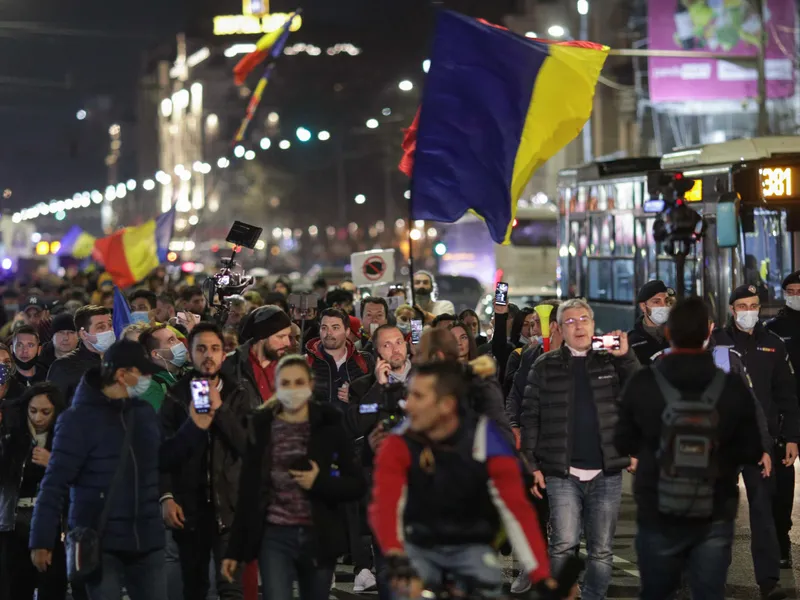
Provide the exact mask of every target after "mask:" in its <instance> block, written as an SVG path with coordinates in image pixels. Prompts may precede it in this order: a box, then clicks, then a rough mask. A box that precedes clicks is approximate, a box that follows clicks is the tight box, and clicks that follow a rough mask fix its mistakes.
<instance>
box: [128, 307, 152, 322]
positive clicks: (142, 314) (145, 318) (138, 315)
mask: <svg viewBox="0 0 800 600" xmlns="http://www.w3.org/2000/svg"><path fill="white" fill-rule="evenodd" d="M149 322H150V316H149V315H148V313H147V312H146V311H143V310H137V311H136V312H132V313H131V323H149Z"/></svg>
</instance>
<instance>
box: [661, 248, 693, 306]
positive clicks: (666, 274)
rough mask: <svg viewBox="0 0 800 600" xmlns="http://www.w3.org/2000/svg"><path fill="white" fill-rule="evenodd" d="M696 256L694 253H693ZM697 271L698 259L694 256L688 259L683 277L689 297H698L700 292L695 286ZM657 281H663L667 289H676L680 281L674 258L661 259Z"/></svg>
mask: <svg viewBox="0 0 800 600" xmlns="http://www.w3.org/2000/svg"><path fill="white" fill-rule="evenodd" d="M692 255H694V252H692ZM696 269H697V259H695V258H693V256H689V257H687V258H686V266H685V270H684V274H683V275H684V276H683V285H684V289H685V290H686V295H687V296H692V295H697V292H698V290H697V289H696V288H697V286H696V285H695V283H694V282H695V274H696ZM657 279H660V280H661V281H663V282H664V283H665V284H666V286H667V287H670V288H673V289H675V288H676V287H677V286H676V285H675V284H676V282H677V281H678V277H677V274H676V267H675V261H674V260H673V259H672V258H665V257H659V259H658V273H657Z"/></svg>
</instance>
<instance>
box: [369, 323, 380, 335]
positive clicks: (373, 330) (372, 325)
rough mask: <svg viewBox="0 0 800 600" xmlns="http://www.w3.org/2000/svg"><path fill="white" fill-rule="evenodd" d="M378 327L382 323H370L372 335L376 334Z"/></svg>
mask: <svg viewBox="0 0 800 600" xmlns="http://www.w3.org/2000/svg"><path fill="white" fill-rule="evenodd" d="M378 327H380V325H378V324H377V323H370V324H369V335H370V337H372V336H373V335H375V332H376V331H377V330H378Z"/></svg>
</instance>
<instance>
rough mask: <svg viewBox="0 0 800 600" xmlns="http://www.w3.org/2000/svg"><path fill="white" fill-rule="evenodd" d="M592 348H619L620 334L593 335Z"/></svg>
mask: <svg viewBox="0 0 800 600" xmlns="http://www.w3.org/2000/svg"><path fill="white" fill-rule="evenodd" d="M592 350H619V336H618V335H593V336H592Z"/></svg>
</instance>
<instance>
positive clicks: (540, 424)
mask: <svg viewBox="0 0 800 600" xmlns="http://www.w3.org/2000/svg"><path fill="white" fill-rule="evenodd" d="M571 363H572V354H571V353H570V350H569V349H568V348H567V347H566V346H563V347H562V348H561V349H560V350H554V351H552V352H548V353H547V354H544V355H542V356H540V357H539V359H538V360H537V361H536V362H535V363H534V365H533V368H532V369H531V371H530V374H529V376H528V385H527V386H526V388H525V395H524V397H523V400H522V413H521V415H520V425H521V426H522V450H523V452H525V455H526V456H527V458H528V459H529V460H530V461H531V465H532V466H533V468H534V469H537V470H539V469H541V470H542V471H544V473H545V474H547V475H560V476H566V475H568V474H569V469H570V454H571V452H572V441H573V440H572V438H573V434H572V425H573V418H574V416H573V414H572V406H573V404H574V397H573V396H574V386H575V382H574V380H573V378H572V364H571ZM586 368H587V371H588V374H589V378H590V385H591V389H592V395H593V400H594V403H595V405H596V407H597V416H598V419H599V429H600V444H601V450H602V453H603V468H604V470H605V471H606V472H615V471H620V470H622V469H624V468H626V467H627V466H628V465H629V464H630V458H628V457H627V456H620V455H619V453H618V452H617V450H616V448H615V447H614V429H615V427H616V425H617V420H618V418H619V402H620V392H621V390H622V386H623V385H624V384H625V382H626V381H627V380H628V379H629V378H630V376H631V375H632V374H633V373H635V372H636V371H637V370H638V369H639V362H638V361H637V360H636V355H635V354H634V353H633V351H629V352H628V354H626V355H625V356H623V357H620V358H615V357H613V356H612V355H611V354H609V353H607V352H594V351H591V350H590V351H589V354H588V357H587V364H586Z"/></svg>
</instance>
